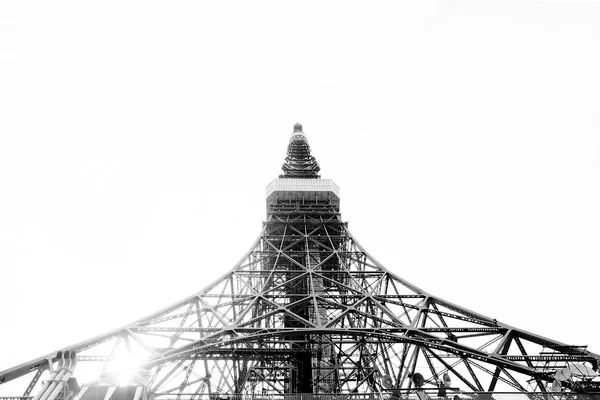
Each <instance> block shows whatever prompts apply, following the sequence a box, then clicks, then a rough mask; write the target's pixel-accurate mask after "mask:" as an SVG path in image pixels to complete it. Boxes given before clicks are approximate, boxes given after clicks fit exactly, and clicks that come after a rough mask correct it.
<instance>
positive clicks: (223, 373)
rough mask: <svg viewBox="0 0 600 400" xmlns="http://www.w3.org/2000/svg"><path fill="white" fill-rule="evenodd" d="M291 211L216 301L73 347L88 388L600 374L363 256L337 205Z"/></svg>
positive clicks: (366, 388) (369, 386)
mask: <svg viewBox="0 0 600 400" xmlns="http://www.w3.org/2000/svg"><path fill="white" fill-rule="evenodd" d="M288 208H289V207H287V206H286V207H283V206H282V207H280V208H276V209H275V210H274V211H273V212H272V213H271V215H270V217H269V220H268V221H267V222H266V223H265V224H264V227H263V230H262V232H261V234H260V236H259V238H258V240H257V241H256V242H255V244H254V245H253V246H252V248H251V249H250V251H249V252H248V253H247V254H246V255H245V257H244V258H243V259H242V260H241V261H240V262H239V263H238V265H236V266H235V267H234V268H233V269H232V270H230V271H229V272H228V273H227V274H225V275H224V276H223V277H221V278H220V279H218V280H217V281H215V282H214V283H212V284H211V285H209V286H208V287H207V288H205V289H204V290H202V291H200V292H198V293H196V294H195V295H193V296H190V297H188V298H186V299H184V300H182V301H180V302H178V303H176V304H173V305H171V306H169V307H167V308H165V309H163V310H160V311H158V312H156V313H154V314H152V315H149V316H147V317H145V318H142V319H140V320H138V321H136V322H134V323H132V324H129V325H127V326H125V327H122V328H120V329H117V330H114V331H111V332H109V333H107V334H105V335H100V336H98V337H96V338H93V339H90V340H88V341H85V342H82V343H79V344H77V345H74V346H71V347H69V348H66V349H63V351H65V350H70V351H76V352H77V353H78V354H79V359H80V367H78V371H76V374H75V376H78V377H79V376H83V375H84V373H88V371H87V370H86V371H81V372H80V370H83V369H84V367H83V366H82V364H87V365H91V366H92V368H89V369H90V370H93V371H94V372H92V375H91V376H92V378H91V379H99V380H100V381H103V380H105V381H110V380H111V379H112V380H115V379H117V378H116V377H117V376H118V374H122V371H121V365H122V364H123V360H124V359H130V360H136V363H137V364H136V367H137V369H138V370H137V372H136V373H134V374H132V375H131V376H130V377H128V378H129V379H133V380H136V379H137V380H138V381H139V380H144V379H145V381H146V384H147V385H148V387H149V389H150V393H152V394H154V395H156V396H158V397H160V396H168V397H193V396H192V394H195V395H206V394H214V393H259V392H260V393H264V392H267V393H281V394H283V393H291V392H311V393H351V392H381V391H385V390H386V388H384V387H383V385H382V377H384V376H389V377H391V378H392V380H393V384H392V387H394V388H403V389H409V388H411V387H412V386H413V385H414V383H413V381H412V380H411V379H410V377H411V376H412V374H414V373H416V372H419V373H421V375H423V377H424V378H425V385H424V387H428V386H429V387H435V386H439V385H440V382H441V377H442V375H443V374H444V373H447V374H449V376H451V378H452V380H453V386H456V387H459V388H462V389H464V390H472V391H485V390H489V391H494V390H505V391H506V390H517V391H546V390H547V385H548V383H549V382H552V381H553V379H554V374H555V373H556V371H557V370H558V369H560V368H561V367H564V366H566V365H568V364H569V363H575V362H576V363H587V364H588V365H590V366H597V362H598V360H599V359H600V357H599V356H598V355H597V354H593V353H591V352H589V351H587V350H586V349H584V348H580V347H573V346H568V345H566V344H564V343H560V342H556V341H553V340H551V339H548V338H545V337H542V336H539V335H535V334H532V333H529V332H525V331H523V330H520V329H517V328H515V327H512V326H509V325H506V324H504V323H502V322H499V321H496V320H494V319H491V318H488V317H486V316H484V315H481V314H478V313H476V312H473V311H470V310H468V309H466V308H463V307H460V306H458V305H455V304H452V303H450V302H447V301H445V300H443V299H440V298H438V297H436V296H434V295H431V294H429V293H427V292H425V291H423V290H421V289H419V288H417V287H415V286H414V285H411V284H410V283H408V282H406V281H404V280H403V279H401V278H400V277H398V276H396V275H395V274H393V273H392V272H390V271H388V270H387V269H385V268H384V267H383V266H381V265H380V264H379V263H378V262H377V261H376V260H375V259H373V257H371V256H370V255H369V254H368V253H367V252H366V251H365V250H364V249H363V248H362V247H361V246H360V244H359V243H358V242H357V241H356V239H355V238H354V237H353V236H352V235H351V234H350V232H349V231H348V229H347V225H346V224H345V223H343V222H342V221H341V219H340V215H339V213H338V212H337V211H338V210H337V207H336V206H335V205H331V204H329V205H328V204H298V205H296V206H295V207H294V210H293V211H289V210H288ZM54 356H55V355H54V354H50V355H47V356H44V357H41V358H39V359H36V360H33V361H31V362H29V363H25V364H23V365H20V366H18V367H15V368H12V369H9V370H7V371H3V372H1V373H0V380H1V381H3V382H8V381H11V380H14V379H17V378H24V377H26V376H29V377H31V378H30V379H28V380H27V383H25V387H30V386H31V385H29V383H30V381H31V380H36V381H37V379H39V374H38V373H37V372H38V371H41V370H44V369H47V368H48V366H49V360H52V359H53V358H54ZM140 371H142V372H140ZM93 374H95V376H94V375H93ZM136 374H137V375H136ZM142 375H143V376H142ZM83 379H84V380H87V379H89V378H87V379H86V378H83ZM34 383H35V382H34ZM568 385H571V383H568V382H567V383H565V389H570V388H569V387H568ZM29 392H31V388H28V389H27V392H26V393H29Z"/></svg>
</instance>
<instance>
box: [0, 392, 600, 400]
mask: <svg viewBox="0 0 600 400" xmlns="http://www.w3.org/2000/svg"><path fill="white" fill-rule="evenodd" d="M425 397H426V398H427V399H430V400H600V393H540V392H460V393H448V395H447V396H444V397H440V396H437V391H436V392H431V393H428V394H427V395H426V396H425ZM155 398H156V400H422V398H421V397H419V396H418V395H417V394H416V393H415V392H414V391H411V392H403V393H401V394H400V395H399V396H398V395H397V394H396V395H392V394H391V393H348V394H312V393H289V394H266V395H261V394H237V393H235V394H233V393H232V394H225V393H223V394H210V395H208V394H202V395H200V394H194V393H181V394H179V395H173V394H167V393H164V394H163V393H156V394H155ZM0 400H3V399H1V398H0Z"/></svg>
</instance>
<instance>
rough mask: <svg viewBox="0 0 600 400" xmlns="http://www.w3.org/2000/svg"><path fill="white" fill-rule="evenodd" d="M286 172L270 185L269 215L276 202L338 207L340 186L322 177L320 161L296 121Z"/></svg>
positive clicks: (268, 190) (268, 193) (283, 167)
mask: <svg viewBox="0 0 600 400" xmlns="http://www.w3.org/2000/svg"><path fill="white" fill-rule="evenodd" d="M281 168H282V169H283V174H281V175H279V179H275V180H274V181H272V182H271V183H270V184H269V186H267V216H268V215H270V214H271V211H272V207H273V206H274V205H275V204H280V203H287V204H292V203H296V202H300V203H302V204H306V203H316V204H318V203H321V204H324V203H329V204H332V205H333V206H334V208H335V209H337V210H339V202H340V189H339V188H338V186H337V185H336V184H335V183H334V182H333V181H332V180H330V179H321V176H320V175H319V174H318V172H319V171H320V169H321V168H320V167H319V163H317V160H316V159H315V157H314V156H313V155H312V154H311V153H310V146H309V145H308V139H307V138H306V135H305V134H304V132H302V125H300V124H299V123H296V124H295V125H294V132H292V134H291V136H290V143H289V144H288V148H287V156H286V157H285V163H284V164H283V166H282V167H281Z"/></svg>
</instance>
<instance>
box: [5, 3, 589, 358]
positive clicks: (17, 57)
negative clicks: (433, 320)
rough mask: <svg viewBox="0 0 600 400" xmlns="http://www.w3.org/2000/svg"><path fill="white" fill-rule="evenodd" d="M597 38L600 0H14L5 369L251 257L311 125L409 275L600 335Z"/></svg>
mask: <svg viewBox="0 0 600 400" xmlns="http://www.w3.org/2000/svg"><path fill="white" fill-rule="evenodd" d="M415 4H418V5H415ZM599 43H600V3H598V2H586V3H583V2H581V3H561V2H529V1H523V0H519V1H505V0H503V1H498V2H494V3H492V2H487V1H481V0H476V1H447V2H424V1H422V2H421V1H420V2H410V5H409V3H408V2H407V3H401V2H398V1H391V2H382V1H374V2H351V1H338V2H334V1H328V2H322V1H316V2H307V1H301V2H300V1H299V2H287V1H272V2H251V1H242V2H237V3H231V2H226V1H221V2H201V1H168V2H164V1H161V2H157V1H148V0H144V1H139V2H134V1H99V2H92V1H79V0H78V1H70V2H66V1H65V2H56V1H47V0H44V1H3V2H1V3H0V268H1V274H0V309H1V314H2V317H1V318H2V320H1V321H2V322H1V323H0V337H1V339H2V340H1V341H0V353H1V354H2V356H1V357H0V370H1V369H4V368H8V367H10V366H13V365H15V364H17V363H21V362H24V361H27V360H29V359H31V358H34V357H37V356H41V355H44V354H46V353H48V352H50V351H54V350H57V349H59V348H60V347H63V346H67V345H70V344H73V343H75V342H78V341H80V340H83V339H86V338H89V337H91V336H92V335H96V334H100V333H103V332H105V331H108V330H110V329H113V328H116V327H118V326H121V325H123V324H125V323H127V322H130V321H133V320H135V319H138V318H139V317H142V316H144V315H146V314H149V313H151V312H152V311H155V310H157V309H158V308H160V307H163V306H166V305H168V304H170V303H172V302H174V301H176V300H178V299H180V298H182V297H184V296H187V295H189V294H192V293H194V292H196V291H197V290H200V289H201V288H203V287H204V286H205V285H207V284H208V283H210V282H211V281H212V280H214V279H215V278H216V277H218V276H220V275H222V274H223V273H225V272H226V271H227V270H228V269H230V268H231V267H233V265H234V264H235V263H236V262H237V261H238V260H239V259H240V258H241V257H242V256H243V255H244V254H245V252H246V251H247V250H248V249H249V247H250V246H251V245H252V243H253V242H254V240H255V239H256V237H257V235H258V234H259V232H260V229H261V221H263V220H264V218H265V215H264V212H265V211H264V207H265V206H264V187H265V186H266V185H267V184H268V183H269V182H270V181H271V180H272V179H274V178H276V177H277V176H278V175H279V173H280V171H281V170H280V167H281V164H282V163H283V160H284V157H285V151H286V146H287V143H288V138H289V134H290V133H291V131H292V126H293V124H294V123H296V122H300V123H302V124H303V125H304V132H305V133H306V134H307V135H308V138H309V142H310V144H311V147H312V149H313V153H314V155H315V156H316V157H317V160H318V161H319V162H320V164H321V168H322V176H323V177H324V178H331V179H333V180H334V181H335V182H336V183H337V184H338V185H339V186H340V187H341V190H342V202H341V205H342V213H343V214H342V215H343V218H344V219H345V220H347V221H349V222H350V225H349V226H350V229H351V231H352V233H353V234H354V235H355V236H356V237H357V239H358V240H359V241H360V242H361V244H362V245H364V247H365V248H366V249H367V251H369V252H370V253H371V254H372V255H373V256H374V257H375V258H376V259H378V260H379V261H380V262H381V263H383V264H384V265H385V266H386V267H387V268H388V269H390V270H392V271H394V272H395V273H397V274H398V275H400V276H402V277H403V278H405V279H407V280H408V281H410V282H412V283H414V284H416V285H417V286H420V287H422V288H423V289H425V290H427V291H429V292H430V293H433V294H436V295H438V296H441V297H443V298H445V299H447V300H449V301H452V302H455V303H457V304H460V305H463V306H465V307H467V308H471V309H473V310H474V311H477V312H480V313H483V314H486V315H488V316H490V317H492V318H497V319H498V320H499V321H503V322H506V323H509V324H511V325H515V326H518V327H520V328H523V329H527V330H530V331H533V332H536V333H538V334H542V335H544V336H548V337H551V338H555V339H558V340H561V341H564V342H568V343H570V344H589V345H590V349H591V350H592V351H595V352H597V353H598V352H600V337H599V336H598V330H599V328H600V323H599V322H598V315H597V314H598V267H599V264H600V251H599V244H600V207H599V206H598V205H599V204H600V111H599V110H600V73H599V72H598V71H600V51H598V46H599Z"/></svg>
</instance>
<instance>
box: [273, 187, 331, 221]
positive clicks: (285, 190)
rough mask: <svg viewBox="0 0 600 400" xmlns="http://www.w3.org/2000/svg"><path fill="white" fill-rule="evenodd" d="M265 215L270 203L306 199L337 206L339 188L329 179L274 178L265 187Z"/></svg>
mask: <svg viewBox="0 0 600 400" xmlns="http://www.w3.org/2000/svg"><path fill="white" fill-rule="evenodd" d="M266 194H267V216H268V215H269V213H270V209H271V207H270V206H271V204H276V203H277V202H279V203H285V202H290V203H292V202H297V201H306V202H311V203H319V202H323V203H325V202H328V203H331V204H334V205H336V206H337V208H339V204H340V188H339V187H338V185H336V184H335V183H334V182H333V181H332V180H331V179H301V178H296V179H285V178H279V179H274V180H273V181H272V182H271V183H269V185H268V186H267V188H266Z"/></svg>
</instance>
